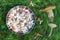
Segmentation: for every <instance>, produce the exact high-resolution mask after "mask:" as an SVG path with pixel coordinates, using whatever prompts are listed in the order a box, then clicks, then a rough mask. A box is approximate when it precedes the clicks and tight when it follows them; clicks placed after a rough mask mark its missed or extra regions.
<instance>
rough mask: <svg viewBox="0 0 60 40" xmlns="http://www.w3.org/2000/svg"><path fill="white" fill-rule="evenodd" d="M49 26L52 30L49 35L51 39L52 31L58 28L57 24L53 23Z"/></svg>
mask: <svg viewBox="0 0 60 40" xmlns="http://www.w3.org/2000/svg"><path fill="white" fill-rule="evenodd" d="M48 26H49V27H50V28H51V31H50V34H49V36H48V37H50V36H51V34H52V31H53V28H56V27H57V25H56V24H53V23H49V24H48Z"/></svg>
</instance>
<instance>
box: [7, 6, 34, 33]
mask: <svg viewBox="0 0 60 40" xmlns="http://www.w3.org/2000/svg"><path fill="white" fill-rule="evenodd" d="M34 20H35V17H34V13H33V12H32V10H31V9H29V8H27V7H26V6H15V7H13V8H12V9H10V11H9V12H8V14H7V16H6V24H7V27H8V28H9V30H11V31H12V32H14V33H17V34H27V33H29V31H31V30H32V29H33V27H34V24H35V23H34Z"/></svg>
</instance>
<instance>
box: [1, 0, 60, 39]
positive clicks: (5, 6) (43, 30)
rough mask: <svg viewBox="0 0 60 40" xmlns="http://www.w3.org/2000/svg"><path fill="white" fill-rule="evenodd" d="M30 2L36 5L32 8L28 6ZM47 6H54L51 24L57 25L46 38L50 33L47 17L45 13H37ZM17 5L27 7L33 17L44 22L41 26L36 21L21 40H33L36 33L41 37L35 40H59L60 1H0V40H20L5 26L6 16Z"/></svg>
mask: <svg viewBox="0 0 60 40" xmlns="http://www.w3.org/2000/svg"><path fill="white" fill-rule="evenodd" d="M30 1H32V2H33V3H34V4H36V5H35V6H34V7H32V6H29V3H30ZM48 4H55V5H56V9H54V10H53V12H54V16H55V17H54V22H53V23H55V24H57V25H58V26H57V28H55V29H54V30H53V33H52V36H51V37H48V34H49V33H50V28H49V27H48V23H49V20H48V16H47V14H46V13H45V12H40V11H39V10H40V8H44V7H45V5H48ZM17 5H25V6H27V7H29V8H30V9H32V10H33V12H34V14H35V16H37V17H38V18H41V19H43V21H44V22H43V23H42V24H41V25H40V24H39V22H37V21H36V22H35V27H34V29H33V30H32V31H31V32H30V33H29V34H27V35H23V36H21V38H22V39H21V40H34V35H35V34H36V33H37V32H38V33H40V34H42V35H43V36H42V37H37V38H36V39H35V40H60V0H0V40H20V38H19V36H20V35H16V34H13V33H12V32H10V30H8V28H7V26H6V14H7V13H8V11H9V10H10V9H11V8H12V7H14V6H17Z"/></svg>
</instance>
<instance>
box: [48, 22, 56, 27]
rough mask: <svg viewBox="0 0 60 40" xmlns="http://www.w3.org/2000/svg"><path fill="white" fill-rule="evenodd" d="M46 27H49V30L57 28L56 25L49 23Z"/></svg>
mask: <svg viewBox="0 0 60 40" xmlns="http://www.w3.org/2000/svg"><path fill="white" fill-rule="evenodd" d="M48 26H49V27H51V28H55V27H57V25H56V24H53V23H49V24H48Z"/></svg>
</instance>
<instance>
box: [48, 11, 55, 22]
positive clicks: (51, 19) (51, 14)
mask: <svg viewBox="0 0 60 40" xmlns="http://www.w3.org/2000/svg"><path fill="white" fill-rule="evenodd" d="M47 13H48V18H49V20H50V22H53V19H54V13H53V11H52V10H48V11H47Z"/></svg>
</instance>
